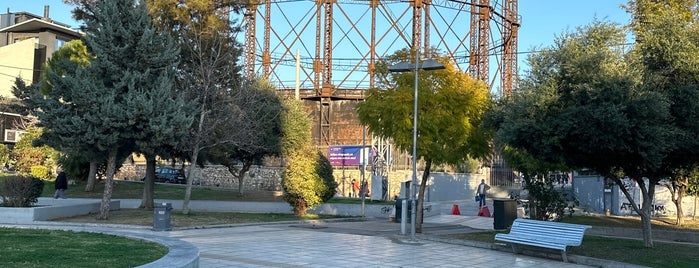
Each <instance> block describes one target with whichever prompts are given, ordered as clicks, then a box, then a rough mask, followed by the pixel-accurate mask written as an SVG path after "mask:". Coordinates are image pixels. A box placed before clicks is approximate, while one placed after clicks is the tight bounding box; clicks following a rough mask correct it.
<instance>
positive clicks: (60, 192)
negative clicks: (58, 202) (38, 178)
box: [53, 167, 68, 199]
mask: <svg viewBox="0 0 699 268" xmlns="http://www.w3.org/2000/svg"><path fill="white" fill-rule="evenodd" d="M56 171H57V172H58V177H56V182H55V183H54V188H55V189H56V192H55V193H54V194H53V198H54V199H56V198H61V199H66V190H67V189H68V178H66V173H65V172H63V169H61V168H60V167H59V168H58V169H56Z"/></svg>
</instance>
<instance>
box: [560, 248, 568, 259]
mask: <svg viewBox="0 0 699 268" xmlns="http://www.w3.org/2000/svg"><path fill="white" fill-rule="evenodd" d="M561 256H563V262H568V256H567V255H566V251H565V250H562V251H561Z"/></svg>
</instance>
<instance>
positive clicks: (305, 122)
mask: <svg viewBox="0 0 699 268" xmlns="http://www.w3.org/2000/svg"><path fill="white" fill-rule="evenodd" d="M283 105H284V107H283V108H284V109H283V111H282V119H281V122H282V146H281V147H282V155H283V156H290V155H292V154H294V153H295V152H299V151H301V150H303V149H304V148H305V147H306V146H308V145H309V144H311V139H312V135H311V129H312V126H311V125H312V124H313V121H312V120H311V119H310V118H309V115H308V112H306V110H304V106H303V101H300V100H295V99H285V100H284V101H283Z"/></svg>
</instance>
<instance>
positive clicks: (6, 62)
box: [0, 6, 82, 98]
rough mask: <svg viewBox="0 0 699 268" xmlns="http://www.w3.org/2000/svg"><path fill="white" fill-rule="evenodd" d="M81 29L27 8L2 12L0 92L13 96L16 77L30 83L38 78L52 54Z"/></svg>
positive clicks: (45, 7)
mask: <svg viewBox="0 0 699 268" xmlns="http://www.w3.org/2000/svg"><path fill="white" fill-rule="evenodd" d="M81 35H82V34H81V33H80V32H79V31H76V30H73V29H71V28H70V26H69V25H67V24H64V23H60V22H57V21H53V20H51V19H50V18H49V6H44V15H43V16H38V15H35V14H32V13H28V12H14V13H13V12H10V10H9V9H8V10H7V13H5V14H0V96H2V97H5V98H14V97H15V96H14V95H13V94H12V86H13V85H14V83H15V78H16V77H21V78H22V79H24V81H25V82H26V83H27V84H31V83H33V82H36V81H38V79H39V77H40V76H41V72H42V70H43V66H44V64H45V63H46V61H47V60H48V59H50V58H51V55H53V53H54V52H55V51H56V50H58V49H59V48H60V47H62V46H63V45H65V44H66V43H67V42H69V41H71V40H74V39H79V38H80V37H81Z"/></svg>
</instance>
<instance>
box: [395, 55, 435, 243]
mask: <svg viewBox="0 0 699 268" xmlns="http://www.w3.org/2000/svg"><path fill="white" fill-rule="evenodd" d="M419 55H420V49H419V48H415V64H411V63H410V62H406V61H404V62H399V63H396V64H394V65H391V66H389V67H388V71H389V72H408V71H411V70H412V71H414V72H415V81H414V82H413V83H414V87H415V89H414V94H415V98H414V101H413V178H412V181H411V183H410V204H411V206H412V209H411V211H410V213H411V214H410V239H411V240H415V220H416V215H417V202H416V201H415V191H416V189H415V188H417V83H418V79H417V78H418V77H417V75H418V70H420V69H422V70H426V71H431V70H440V69H444V68H445V67H444V65H443V64H441V63H439V62H437V61H435V60H432V59H428V60H425V61H424V62H422V63H420V60H419V57H420V56H419ZM405 220H406V219H405V218H401V224H402V225H403V226H405Z"/></svg>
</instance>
